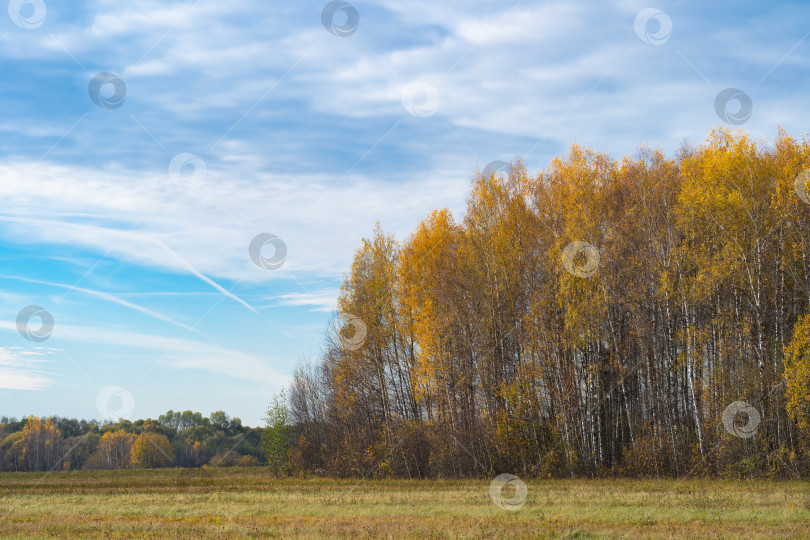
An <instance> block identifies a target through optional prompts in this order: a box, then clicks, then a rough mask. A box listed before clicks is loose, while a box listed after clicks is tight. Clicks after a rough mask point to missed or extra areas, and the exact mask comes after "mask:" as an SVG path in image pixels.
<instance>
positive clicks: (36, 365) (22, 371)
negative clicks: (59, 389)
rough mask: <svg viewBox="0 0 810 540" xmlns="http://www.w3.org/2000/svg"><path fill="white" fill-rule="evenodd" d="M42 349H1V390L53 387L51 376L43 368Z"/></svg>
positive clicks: (43, 355)
mask: <svg viewBox="0 0 810 540" xmlns="http://www.w3.org/2000/svg"><path fill="white" fill-rule="evenodd" d="M44 357H45V354H44V352H43V350H42V349H39V350H25V349H21V348H19V347H0V388H3V389H6V390H45V389H46V388H49V387H51V386H53V384H54V381H53V379H52V378H51V374H50V373H49V372H47V371H45V370H44V369H43V368H42V367H41V366H42V364H43V363H44Z"/></svg>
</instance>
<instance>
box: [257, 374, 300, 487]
mask: <svg viewBox="0 0 810 540" xmlns="http://www.w3.org/2000/svg"><path fill="white" fill-rule="evenodd" d="M264 421H265V425H266V427H265V428H264V433H262V440H261V445H260V448H261V451H262V455H264V457H265V459H266V460H267V464H268V465H269V466H270V470H272V471H273V472H275V473H276V474H281V473H289V472H291V464H292V459H291V451H290V426H289V425H287V396H286V394H285V392H284V390H283V389H282V390H281V391H280V392H279V393H278V394H275V395H273V399H272V400H271V401H270V405H269V406H268V407H267V412H266V413H265V415H264Z"/></svg>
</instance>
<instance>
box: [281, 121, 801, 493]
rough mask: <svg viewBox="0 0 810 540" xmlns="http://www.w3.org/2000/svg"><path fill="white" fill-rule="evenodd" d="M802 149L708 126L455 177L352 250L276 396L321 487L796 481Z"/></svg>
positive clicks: (787, 141)
mask: <svg viewBox="0 0 810 540" xmlns="http://www.w3.org/2000/svg"><path fill="white" fill-rule="evenodd" d="M808 167H810V145H808V142H807V141H806V140H805V141H803V142H798V141H796V140H795V139H793V138H791V137H789V136H788V135H787V134H785V133H783V132H780V133H779V135H778V137H777V139H776V141H775V144H774V145H773V146H769V145H765V144H762V143H757V142H755V141H753V140H751V138H750V137H749V136H747V135H746V134H743V133H739V132H735V133H732V132H729V131H725V130H717V131H715V132H713V133H712V134H711V135H710V137H709V138H708V140H707V142H706V143H705V144H702V145H698V146H691V145H688V144H684V145H683V146H682V148H681V149H680V151H679V152H678V153H677V155H676V156H675V157H673V158H667V157H665V156H664V155H663V154H662V153H661V152H660V151H654V150H650V149H646V148H642V149H641V150H639V152H638V153H637V155H636V157H633V158H630V157H627V158H625V159H623V160H622V161H621V162H617V161H615V160H613V159H612V158H610V157H609V156H607V155H605V154H601V153H598V152H595V151H592V150H589V149H586V148H582V147H579V146H573V147H572V148H571V150H570V153H569V154H568V156H567V157H566V158H563V159H559V158H558V159H555V160H554V161H552V162H551V164H550V165H549V166H548V167H547V168H546V170H544V171H542V172H540V173H539V174H537V175H536V176H530V175H529V174H528V173H527V172H526V170H525V167H524V166H523V165H522V163H520V162H516V163H513V164H512V165H511V166H510V167H506V168H503V167H500V168H501V171H498V170H497V169H498V168H499V167H494V168H493V167H490V168H488V169H487V170H486V174H483V173H482V174H479V175H477V176H476V178H475V179H474V180H473V183H472V189H471V193H470V195H469V199H468V205H467V211H466V214H465V216H464V217H463V219H461V220H460V221H455V220H454V219H453V217H452V216H451V214H450V213H449V212H448V211H447V210H437V211H435V212H433V213H431V214H430V215H429V216H428V217H427V218H426V219H425V220H424V221H423V222H422V223H420V224H419V226H418V227H417V228H416V230H415V231H414V232H413V233H412V234H411V236H410V237H409V238H407V239H406V240H405V241H404V242H403V243H399V242H398V241H396V240H395V239H394V238H393V237H392V236H391V235H389V234H386V233H385V232H383V231H382V230H381V229H380V228H379V226H378V227H377V229H376V230H375V231H374V234H373V236H372V237H371V238H368V239H365V240H364V241H363V244H362V247H360V249H359V250H358V251H357V253H356V255H355V257H354V261H353V264H352V267H351V272H350V274H349V275H348V276H347V277H346V278H345V280H344V283H343V286H342V290H341V294H340V297H339V301H338V310H339V316H338V317H336V319H335V324H333V325H332V326H331V328H330V330H329V331H328V332H327V335H326V337H325V345H324V347H323V349H322V352H321V353H320V354H319V355H318V356H317V357H316V358H311V359H305V360H304V361H303V362H302V364H301V365H300V366H299V368H298V369H297V370H296V372H295V374H294V377H293V381H292V384H291V387H290V390H291V391H290V396H289V398H290V401H289V404H290V407H291V409H290V414H291V422H292V424H293V425H294V427H295V431H294V444H295V452H294V455H295V459H296V463H297V464H298V466H299V467H301V468H303V469H304V470H307V471H314V472H319V473H323V474H330V475H339V476H370V475H374V476H401V477H437V476H476V475H493V474H498V473H502V472H512V473H515V474H521V475H526V476H542V477H545V476H558V475H564V476H570V475H586V476H600V475H666V476H686V475H726V476H761V477H772V478H792V477H805V478H806V477H808V476H810V429H808V418H809V417H810V321H809V320H808V317H807V314H808V312H810V206H809V205H808V202H810V199H808V195H807V185H806V184H807V180H808V179H810V172H807V171H806V170H807V169H808Z"/></svg>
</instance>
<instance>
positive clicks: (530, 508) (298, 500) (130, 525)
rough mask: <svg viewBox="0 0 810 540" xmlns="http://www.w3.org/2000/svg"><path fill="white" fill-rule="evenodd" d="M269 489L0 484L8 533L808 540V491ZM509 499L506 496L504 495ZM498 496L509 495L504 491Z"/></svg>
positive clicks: (697, 484)
mask: <svg viewBox="0 0 810 540" xmlns="http://www.w3.org/2000/svg"><path fill="white" fill-rule="evenodd" d="M526 484H527V487H528V495H527V497H526V501H525V504H524V505H523V506H522V507H521V508H520V509H519V510H516V511H510V510H503V509H501V508H499V507H498V506H497V505H495V504H494V503H493V501H492V500H491V498H490V493H489V491H490V490H489V487H490V483H489V482H488V481H473V480H436V481H418V480H413V481H409V480H389V481H378V480H362V481H358V480H324V479H303V480H299V479H283V480H279V479H275V478H273V477H272V476H271V475H270V474H268V473H267V472H266V471H264V470H262V469H163V470H149V471H131V470H128V471H103V472H60V473H51V474H47V475H46V474H44V473H39V474H38V473H2V474H0V534H2V535H3V536H4V537H20V538H22V537H47V536H57V537H76V538H77V537H82V538H86V537H107V538H125V537H129V538H132V537H146V536H150V537H151V536H164V537H175V538H179V537H185V538H191V537H197V538H202V537H219V538H239V537H241V538H245V537H258V536H275V537H279V538H289V537H293V538H295V537H323V538H327V537H329V538H332V537H352V538H358V537H360V538H362V537H393V538H401V537H420V538H447V537H452V538H455V537H465V538H479V537H541V538H545V537H551V538H603V537H607V538H610V537H622V536H626V537H673V538H674V537H685V536H686V537H717V536H721V537H726V538H729V537H730V538H737V537H739V538H760V537H780V538H783V537H788V538H808V537H810V483H806V482H805V483H800V482H779V483H769V482H731V481H714V480H686V481H682V482H678V481H673V480H543V481H535V480H529V481H527V482H526ZM507 489H511V488H507ZM504 495H505V496H511V494H508V493H504Z"/></svg>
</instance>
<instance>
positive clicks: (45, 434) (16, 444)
mask: <svg viewBox="0 0 810 540" xmlns="http://www.w3.org/2000/svg"><path fill="white" fill-rule="evenodd" d="M264 433H265V430H264V429H262V428H251V427H247V426H243V425H242V422H241V420H240V419H239V418H231V417H230V416H228V415H227V414H225V413H224V412H222V411H217V412H214V413H212V414H211V415H210V416H209V417H207V418H206V417H204V416H203V415H202V414H201V413H198V412H192V411H184V412H174V411H168V412H167V413H166V414H164V415H161V416H160V417H159V418H158V419H157V420H151V419H146V420H136V421H134V422H131V421H129V420H121V421H118V422H115V423H111V422H108V423H102V424H100V423H98V422H92V421H90V422H88V421H86V420H77V419H75V418H62V417H58V416H54V417H48V418H39V417H35V416H29V417H27V418H23V419H21V420H17V419H15V418H8V417H5V416H4V417H2V418H0V470H2V471H47V470H76V469H126V468H130V467H134V468H153V467H170V466H179V467H200V466H203V465H211V466H231V465H239V466H254V465H258V464H259V463H260V462H262V461H264V459H265V458H264V454H263V452H262V447H263V441H262V437H263V435H264Z"/></svg>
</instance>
